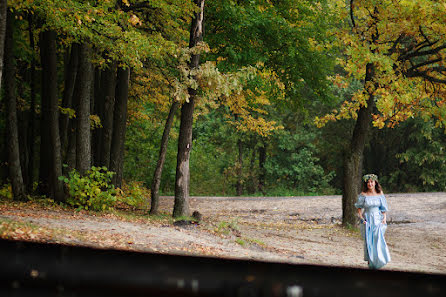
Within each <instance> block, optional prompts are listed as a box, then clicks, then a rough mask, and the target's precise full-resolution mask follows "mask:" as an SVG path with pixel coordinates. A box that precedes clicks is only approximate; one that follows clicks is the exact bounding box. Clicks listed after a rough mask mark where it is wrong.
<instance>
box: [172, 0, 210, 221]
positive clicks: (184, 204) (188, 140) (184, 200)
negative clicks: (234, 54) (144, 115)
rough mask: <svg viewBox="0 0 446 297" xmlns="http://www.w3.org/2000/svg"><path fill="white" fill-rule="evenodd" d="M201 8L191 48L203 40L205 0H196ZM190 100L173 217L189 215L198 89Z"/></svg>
mask: <svg viewBox="0 0 446 297" xmlns="http://www.w3.org/2000/svg"><path fill="white" fill-rule="evenodd" d="M194 3H195V4H196V5H197V7H198V8H199V10H198V11H197V12H196V13H195V15H194V17H193V19H192V24H191V29H190V37H189V48H193V47H195V46H196V45H198V43H199V42H201V41H202V40H203V34H204V27H203V25H204V24H203V22H204V3H205V0H194ZM199 63H200V55H199V54H192V56H191V61H190V68H191V69H195V68H198V65H199ZM188 92H189V100H188V101H187V102H185V103H183V106H182V107H181V123H180V135H179V137H178V154H177V170H176V178H175V204H174V208H173V217H179V216H184V215H186V216H187V215H189V185H190V183H189V181H190V171H189V158H190V150H191V148H192V124H193V120H194V105H195V100H196V98H195V97H196V95H197V91H196V90H195V89H192V88H189V89H188Z"/></svg>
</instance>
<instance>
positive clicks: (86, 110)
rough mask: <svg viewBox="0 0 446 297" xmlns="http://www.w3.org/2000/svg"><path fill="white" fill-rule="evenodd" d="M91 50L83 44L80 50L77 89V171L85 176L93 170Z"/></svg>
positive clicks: (92, 73) (92, 72) (92, 77)
mask: <svg viewBox="0 0 446 297" xmlns="http://www.w3.org/2000/svg"><path fill="white" fill-rule="evenodd" d="M90 59H91V48H90V46H89V45H88V44H85V43H84V44H81V45H80V48H79V72H78V76H77V83H76V87H77V88H78V89H79V93H78V95H79V97H78V98H77V100H78V102H79V104H78V105H77V109H76V169H77V171H78V172H79V173H80V174H81V175H83V174H85V172H86V171H88V170H89V169H90V168H91V143H90V140H91V138H90V97H91V88H92V84H93V79H94V70H93V65H92V64H91V61H90Z"/></svg>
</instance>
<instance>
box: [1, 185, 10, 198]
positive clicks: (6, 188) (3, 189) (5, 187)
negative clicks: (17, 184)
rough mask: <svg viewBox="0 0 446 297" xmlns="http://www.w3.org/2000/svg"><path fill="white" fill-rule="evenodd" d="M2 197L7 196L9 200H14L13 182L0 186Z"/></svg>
mask: <svg viewBox="0 0 446 297" xmlns="http://www.w3.org/2000/svg"><path fill="white" fill-rule="evenodd" d="M0 198H2V199H3V198H6V199H8V200H12V187H11V184H4V185H3V186H2V187H1V188H0Z"/></svg>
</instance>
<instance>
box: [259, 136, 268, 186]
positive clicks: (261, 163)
mask: <svg viewBox="0 0 446 297" xmlns="http://www.w3.org/2000/svg"><path fill="white" fill-rule="evenodd" d="M266 145H267V142H266V140H265V139H264V138H262V145H261V146H260V147H259V187H258V190H259V191H260V192H262V193H263V194H265V176H266V173H265V161H266Z"/></svg>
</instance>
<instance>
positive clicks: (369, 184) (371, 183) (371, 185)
mask: <svg viewBox="0 0 446 297" xmlns="http://www.w3.org/2000/svg"><path fill="white" fill-rule="evenodd" d="M375 185H376V182H375V181H374V180H373V179H369V180H368V181H367V189H369V190H370V191H372V190H373V189H375Z"/></svg>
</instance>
